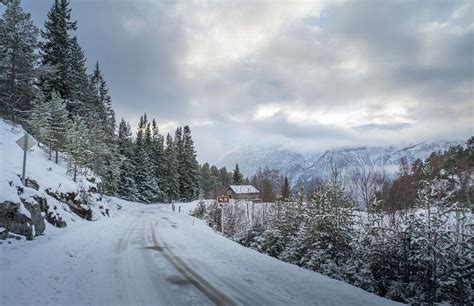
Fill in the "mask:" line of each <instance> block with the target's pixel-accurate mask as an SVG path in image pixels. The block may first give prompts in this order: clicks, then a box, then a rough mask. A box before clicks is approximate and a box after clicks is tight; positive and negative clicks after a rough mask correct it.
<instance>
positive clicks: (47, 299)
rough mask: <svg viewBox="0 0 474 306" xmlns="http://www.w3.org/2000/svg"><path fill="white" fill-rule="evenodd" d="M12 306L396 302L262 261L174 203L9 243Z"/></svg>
mask: <svg viewBox="0 0 474 306" xmlns="http://www.w3.org/2000/svg"><path fill="white" fill-rule="evenodd" d="M0 283H1V284H0V304H4V305H46V304H51V305H212V304H216V305H240V304H243V305H364V306H365V305H389V304H395V303H393V302H390V301H388V300H386V299H383V298H380V297H377V296H375V295H373V294H370V293H367V292H365V291H363V290H361V289H358V288H356V287H353V286H350V285H347V284H345V283H342V282H338V281H335V280H332V279H330V278H327V277H324V276H322V275H320V274H318V273H314V272H311V271H307V270H304V269H301V268H298V267H296V266H294V265H290V264H287V263H284V262H281V261H278V260H276V259H274V258H271V257H268V256H265V255H263V254H259V253H258V252H256V251H253V250H250V249H247V248H245V247H242V246H240V245H238V244H237V243H235V242H232V241H230V240H228V239H226V238H224V237H222V236H220V235H219V234H217V233H215V232H214V231H213V230H212V229H210V228H209V227H207V226H206V225H205V224H204V222H202V221H199V220H196V221H195V222H193V218H192V217H190V216H187V215H185V214H178V213H174V212H172V211H170V210H169V206H166V205H148V206H145V205H138V204H137V205H136V206H128V208H127V210H126V211H123V212H121V213H120V215H119V216H118V217H115V218H110V219H106V220H101V221H99V222H81V223H80V224H77V225H75V226H71V227H70V228H66V229H62V230H55V231H53V232H51V231H50V232H49V233H46V235H44V236H41V237H38V238H37V239H36V240H34V241H31V242H26V241H23V242H19V243H18V242H16V241H15V242H14V243H12V244H6V242H5V241H4V242H3V244H2V245H0Z"/></svg>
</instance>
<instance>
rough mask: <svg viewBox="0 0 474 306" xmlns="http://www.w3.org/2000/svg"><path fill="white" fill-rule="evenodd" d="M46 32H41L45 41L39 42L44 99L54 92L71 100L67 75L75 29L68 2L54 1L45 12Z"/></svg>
mask: <svg viewBox="0 0 474 306" xmlns="http://www.w3.org/2000/svg"><path fill="white" fill-rule="evenodd" d="M44 27H45V29H46V30H45V31H41V36H42V37H43V40H44V42H43V43H42V44H41V55H42V64H43V66H44V67H46V68H47V69H48V73H47V74H46V75H43V76H42V78H41V80H40V81H41V82H40V83H41V88H42V90H43V92H44V93H45V96H46V97H47V98H49V97H50V95H51V93H52V92H54V91H56V92H57V93H58V94H59V96H61V97H62V98H65V99H69V100H73V98H74V97H73V96H72V87H73V84H72V82H73V81H74V80H73V78H72V77H71V75H70V61H69V57H70V50H71V37H70V32H72V31H75V30H76V28H77V26H76V22H75V21H71V9H70V8H69V1H67V0H55V1H54V4H53V6H52V7H51V9H50V11H49V12H48V19H47V20H46V22H45V24H44Z"/></svg>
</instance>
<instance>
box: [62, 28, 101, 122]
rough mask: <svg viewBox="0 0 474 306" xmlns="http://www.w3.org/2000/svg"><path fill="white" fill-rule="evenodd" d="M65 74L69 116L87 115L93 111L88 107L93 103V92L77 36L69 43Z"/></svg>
mask: <svg viewBox="0 0 474 306" xmlns="http://www.w3.org/2000/svg"><path fill="white" fill-rule="evenodd" d="M67 65H68V67H67V69H68V71H67V75H68V77H69V78H70V82H69V90H70V97H69V98H68V106H67V109H68V112H69V117H70V118H72V117H74V116H77V115H79V116H82V117H88V114H90V113H91V112H93V111H95V109H90V107H89V106H90V104H91V103H93V98H94V97H93V94H92V90H91V87H90V84H89V77H88V75H87V69H86V58H85V55H84V51H82V49H81V47H80V46H79V43H78V42H77V38H76V37H73V38H72V39H71V43H70V49H69V52H68V58H67Z"/></svg>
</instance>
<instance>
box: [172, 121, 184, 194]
mask: <svg viewBox="0 0 474 306" xmlns="http://www.w3.org/2000/svg"><path fill="white" fill-rule="evenodd" d="M173 147H174V152H175V154H176V159H177V161H178V163H177V167H178V182H179V200H182V199H183V198H184V194H185V191H184V190H185V184H184V180H183V178H184V176H185V173H186V165H185V157H184V142H183V128H182V127H178V128H176V131H175V133H174V140H173Z"/></svg>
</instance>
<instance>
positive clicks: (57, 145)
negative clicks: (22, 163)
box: [47, 92, 69, 164]
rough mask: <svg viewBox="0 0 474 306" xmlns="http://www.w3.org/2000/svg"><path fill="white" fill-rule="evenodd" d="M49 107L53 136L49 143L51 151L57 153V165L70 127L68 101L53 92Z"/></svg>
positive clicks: (50, 137) (55, 160)
mask: <svg viewBox="0 0 474 306" xmlns="http://www.w3.org/2000/svg"><path fill="white" fill-rule="evenodd" d="M48 107H49V112H50V113H49V116H50V118H51V120H50V122H49V125H50V130H51V134H50V135H48V139H47V143H48V144H49V145H50V149H51V150H53V151H55V152H56V155H55V159H54V162H55V163H56V164H57V163H58V155H59V154H58V153H59V151H62V150H64V149H65V146H66V130H67V128H68V125H69V119H68V113H67V110H66V101H65V100H64V99H62V98H61V97H60V96H59V94H57V93H56V92H53V93H52V94H51V99H50V100H49V102H48Z"/></svg>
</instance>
